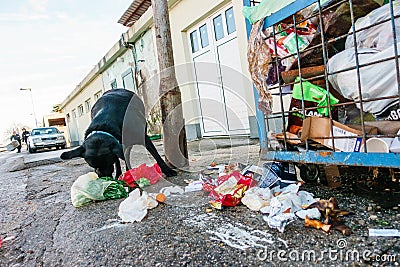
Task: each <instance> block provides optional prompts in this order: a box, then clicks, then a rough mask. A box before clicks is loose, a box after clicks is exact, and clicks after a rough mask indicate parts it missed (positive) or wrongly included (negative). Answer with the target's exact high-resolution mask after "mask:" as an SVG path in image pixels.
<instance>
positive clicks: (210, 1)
mask: <svg viewBox="0 0 400 267" xmlns="http://www.w3.org/2000/svg"><path fill="white" fill-rule="evenodd" d="M229 4H232V6H233V9H234V15H235V23H236V30H237V39H238V45H239V49H240V51H242V53H240V62H241V67H242V73H243V75H244V77H245V79H244V81H243V85H242V86H243V88H245V102H246V103H247V108H248V115H249V121H250V125H251V129H250V131H251V136H257V127H256V124H255V125H254V121H255V110H254V95H253V90H252V83H251V81H250V74H249V73H248V70H247V69H248V65H247V53H246V51H247V33H246V24H245V19H244V17H243V15H242V14H241V11H242V8H243V1H241V0H234V1H227V0H219V1H215V0H202V1H178V2H177V3H175V5H173V6H172V7H171V8H170V23H171V36H172V45H173V50H174V60H175V64H176V65H177V66H178V67H177V68H178V69H179V70H180V71H178V72H177V76H178V82H180V80H182V81H184V80H186V79H188V77H192V78H189V79H192V80H194V74H193V71H192V68H191V66H187V67H179V66H183V65H185V64H186V65H187V63H190V62H191V51H190V44H189V38H188V32H187V31H188V30H189V29H190V28H192V27H193V26H194V25H196V24H198V23H200V22H201V21H202V20H204V19H206V18H208V17H210V16H212V15H213V14H214V13H215V12H217V11H218V10H220V9H221V8H223V7H225V6H227V5H229ZM180 89H181V92H182V99H183V102H184V104H183V110H184V116H185V119H186V122H189V123H191V124H198V120H197V119H196V118H198V117H199V116H200V109H199V104H198V101H196V99H197V98H198V96H197V91H196V88H195V85H194V84H193V83H192V84H188V85H185V86H181V88H180ZM193 130H194V131H198V127H194V128H193Z"/></svg>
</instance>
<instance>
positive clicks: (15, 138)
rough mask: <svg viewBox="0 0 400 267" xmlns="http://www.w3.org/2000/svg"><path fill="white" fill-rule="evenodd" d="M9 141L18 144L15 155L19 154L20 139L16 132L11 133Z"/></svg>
mask: <svg viewBox="0 0 400 267" xmlns="http://www.w3.org/2000/svg"><path fill="white" fill-rule="evenodd" d="M10 140H11V141H13V140H15V141H17V142H18V146H17V147H16V148H17V153H21V137H20V136H19V133H17V131H13V134H12V135H11V138H10Z"/></svg>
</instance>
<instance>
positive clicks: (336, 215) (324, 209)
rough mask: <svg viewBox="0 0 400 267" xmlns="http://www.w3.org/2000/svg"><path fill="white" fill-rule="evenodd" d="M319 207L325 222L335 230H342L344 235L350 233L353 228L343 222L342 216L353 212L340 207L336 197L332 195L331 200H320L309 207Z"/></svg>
mask: <svg viewBox="0 0 400 267" xmlns="http://www.w3.org/2000/svg"><path fill="white" fill-rule="evenodd" d="M310 208H317V209H318V210H319V211H320V213H321V215H322V218H323V222H324V224H330V225H332V226H333V228H334V229H335V230H338V231H340V232H341V233H342V234H343V235H346V236H348V235H350V234H351V229H350V228H349V227H348V226H346V225H345V224H344V223H343V220H342V218H341V217H343V216H346V215H350V214H353V213H352V212H349V211H345V210H341V209H339V205H338V202H337V200H336V199H335V198H333V197H331V198H330V199H329V200H324V199H322V200H319V201H317V202H315V203H313V204H311V205H309V206H308V207H307V209H310Z"/></svg>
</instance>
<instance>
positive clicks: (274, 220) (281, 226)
mask: <svg viewBox="0 0 400 267" xmlns="http://www.w3.org/2000/svg"><path fill="white" fill-rule="evenodd" d="M263 219H264V221H266V222H267V223H268V226H269V227H271V228H276V229H278V230H279V232H281V233H283V231H284V230H285V227H286V226H287V225H288V224H289V223H291V222H293V221H294V220H295V219H296V216H295V215H294V214H293V213H281V214H277V215H275V216H263Z"/></svg>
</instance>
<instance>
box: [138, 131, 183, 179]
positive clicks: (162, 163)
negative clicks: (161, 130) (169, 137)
mask: <svg viewBox="0 0 400 267" xmlns="http://www.w3.org/2000/svg"><path fill="white" fill-rule="evenodd" d="M145 145H146V149H147V151H149V152H150V154H151V155H152V156H153V157H154V159H155V160H156V161H157V163H158V166H160V168H161V171H162V172H163V173H164V174H165V175H167V176H168V177H170V176H176V175H177V173H176V171H174V170H173V169H171V168H170V167H168V165H167V163H165V161H164V160H163V159H162V158H161V156H160V154H158V152H157V149H156V148H155V146H154V144H153V142H151V140H150V137H149V136H148V135H147V134H146V137H145Z"/></svg>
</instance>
